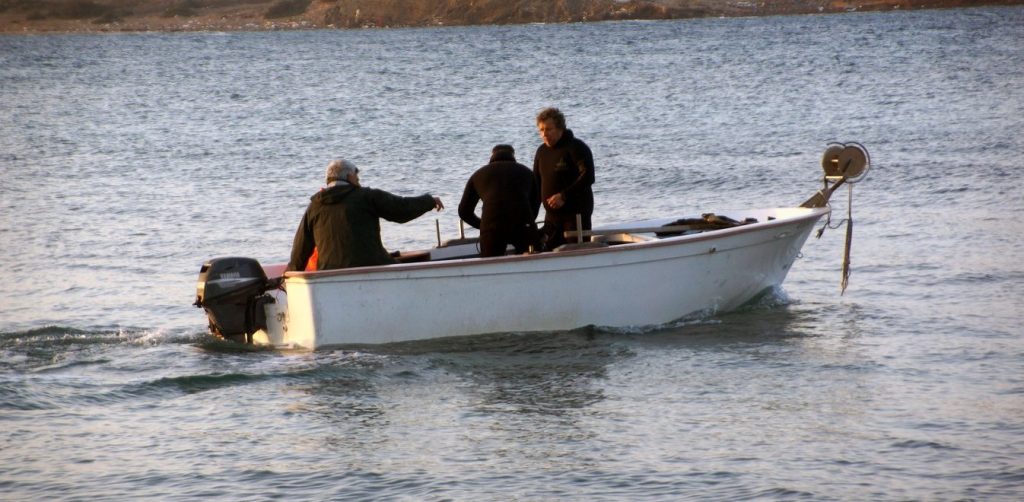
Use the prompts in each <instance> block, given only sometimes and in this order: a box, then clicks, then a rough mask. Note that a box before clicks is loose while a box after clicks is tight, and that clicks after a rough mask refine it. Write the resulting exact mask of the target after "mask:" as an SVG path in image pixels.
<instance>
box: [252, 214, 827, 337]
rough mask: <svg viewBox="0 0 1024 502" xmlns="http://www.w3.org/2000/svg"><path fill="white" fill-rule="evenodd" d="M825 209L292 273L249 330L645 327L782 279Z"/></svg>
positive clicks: (405, 333)
mask: <svg viewBox="0 0 1024 502" xmlns="http://www.w3.org/2000/svg"><path fill="white" fill-rule="evenodd" d="M827 213H828V209H827V208H816V209H807V208H784V209H771V210H761V211H744V212H736V213H735V214H734V213H730V216H732V217H733V218H737V215H738V216H739V218H746V217H748V216H749V217H753V218H757V219H758V221H759V222H758V223H752V224H747V225H742V226H737V227H733V228H727V229H722V230H715V231H708V232H703V233H699V234H693V235H681V236H676V237H667V238H657V239H656V238H653V237H654V236H653V234H649V235H650V236H651V238H650V239H649V240H644V241H642V242H635V243H629V244H620V245H616V246H611V247H604V248H591V249H587V248H584V249H579V250H574V251H567V252H554V253H542V254H536V255H519V256H505V257H498V258H486V259H480V258H472V259H457V260H447V261H440V262H428V263H407V264H397V265H389V266H382V267H365V268H360V269H345V270H334V271H323V272H305V273H296V272H289V273H288V274H286V275H285V281H284V284H285V287H286V290H287V294H286V295H285V294H284V293H283V292H280V291H278V292H275V303H273V304H271V305H268V306H267V319H268V328H267V329H266V330H265V331H261V332H260V333H258V337H257V340H259V341H264V342H265V343H271V344H274V345H287V346H293V347H301V348H306V349H314V350H315V349H323V348H330V347H344V346H352V345H362V344H381V343H393V342H407V341H414V340H423V339H431V338H440V337H450V336H463V335H473V334H484V333H504V332H530V331H554V330H567V329H573V328H578V327H582V326H587V325H595V326H601V327H615V328H632V327H643V326H651V325H660V324H664V323H669V322H672V321H675V320H678V319H680V318H684V317H687V316H690V315H693V314H695V313H700V312H722V311H728V310H732V309H735V308H736V307H738V306H740V305H742V304H744V303H746V302H748V301H750V300H751V299H752V298H754V297H755V296H757V295H758V294H759V293H761V292H763V291H764V290H766V289H768V288H772V287H777V286H779V285H781V284H782V282H783V281H784V279H785V278H786V275H787V274H788V272H789V270H790V268H791V266H792V264H793V262H794V260H795V259H796V257H797V256H798V255H799V253H800V249H801V247H802V246H803V244H804V242H805V241H806V240H807V237H808V235H809V234H810V232H811V230H812V228H813V226H814V224H815V223H816V222H817V221H818V220H819V219H820V218H821V217H822V216H823V215H825V214H827ZM769 217H772V219H771V220H769V219H768V218H769ZM669 222H670V220H668V219H666V220H650V221H646V222H631V223H628V224H621V225H615V226H608V227H605V228H606V229H608V230H614V229H616V228H622V229H629V228H630V227H637V226H641V225H642V226H651V225H662V224H666V223H669ZM268 275H272V274H268Z"/></svg>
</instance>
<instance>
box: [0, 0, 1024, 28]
mask: <svg viewBox="0 0 1024 502" xmlns="http://www.w3.org/2000/svg"><path fill="white" fill-rule="evenodd" d="M1015 4H1024V0H774V1H773V0H763V1H757V0H0V33H91V32H139V31H257V30H293V29H329V28H385V27H418V26H460V25H481V24H521V23H574V22H591V21H610V20H627V19H682V18H694V17H723V16H763V15H787V14H810V13H838V12H851V11H878V10H913V9H927V8H950V7H974V6H982V5H1015Z"/></svg>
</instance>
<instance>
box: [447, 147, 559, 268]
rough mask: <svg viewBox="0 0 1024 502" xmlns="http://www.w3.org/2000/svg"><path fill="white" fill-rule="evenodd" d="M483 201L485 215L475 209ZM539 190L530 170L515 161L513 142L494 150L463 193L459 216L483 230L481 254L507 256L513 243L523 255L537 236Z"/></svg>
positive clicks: (483, 255) (474, 174) (471, 177)
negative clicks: (506, 253)
mask: <svg viewBox="0 0 1024 502" xmlns="http://www.w3.org/2000/svg"><path fill="white" fill-rule="evenodd" d="M481 200H483V202H484V208H483V210H482V211H481V213H482V214H483V218H477V216H476V214H475V213H474V211H475V210H476V204H477V202H479V201H481ZM539 211H540V191H539V189H538V188H537V184H536V183H535V182H534V179H533V173H532V172H530V169H529V168H528V167H526V166H524V165H522V164H520V163H518V162H516V151H515V149H513V148H512V146H511V145H497V146H495V147H494V149H492V150H491V161H490V163H489V164H487V165H486V166H484V167H481V168H480V169H477V171H476V172H475V173H473V175H472V176H470V178H469V181H468V182H466V189H465V190H464V191H463V192H462V201H461V202H460V203H459V217H460V218H462V220H463V221H465V222H466V223H469V225H470V226H471V227H473V228H478V229H480V257H481V258H486V257H488V256H504V255H505V248H506V247H507V246H508V245H509V244H511V245H512V246H514V247H515V250H516V254H523V253H525V252H527V251H528V250H529V249H530V245H532V244H534V243H535V241H536V238H537V237H536V236H537V225H536V223H535V222H536V221H537V213H538V212H539Z"/></svg>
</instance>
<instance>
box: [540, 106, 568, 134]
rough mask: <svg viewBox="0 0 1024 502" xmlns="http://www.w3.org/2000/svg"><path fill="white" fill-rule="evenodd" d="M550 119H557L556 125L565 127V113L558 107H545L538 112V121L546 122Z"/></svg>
mask: <svg viewBox="0 0 1024 502" xmlns="http://www.w3.org/2000/svg"><path fill="white" fill-rule="evenodd" d="M548 119H554V120H555V127H557V128H559V129H565V115H563V114H562V111H561V110H559V109H558V108H554V107H552V108H545V109H543V110H541V111H540V113H538V114H537V123H538V124H539V123H541V122H545V121H547V120H548Z"/></svg>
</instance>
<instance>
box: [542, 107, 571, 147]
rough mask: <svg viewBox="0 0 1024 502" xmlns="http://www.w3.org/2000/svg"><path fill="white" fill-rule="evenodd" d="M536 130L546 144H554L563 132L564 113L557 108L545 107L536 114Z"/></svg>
mask: <svg viewBox="0 0 1024 502" xmlns="http://www.w3.org/2000/svg"><path fill="white" fill-rule="evenodd" d="M537 131H538V132H540V139H541V141H543V142H544V144H545V145H547V146H555V143H558V140H560V139H562V133H564V132H565V115H563V114H562V112H561V111H559V109H558V108H545V109H543V110H541V111H540V113H538V114H537Z"/></svg>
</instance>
